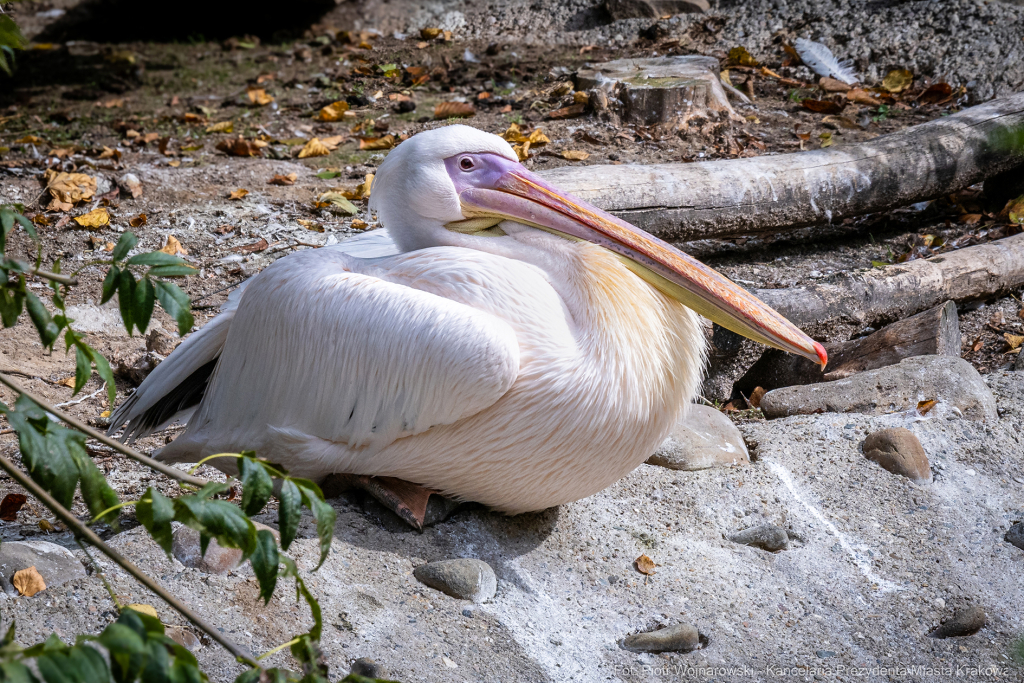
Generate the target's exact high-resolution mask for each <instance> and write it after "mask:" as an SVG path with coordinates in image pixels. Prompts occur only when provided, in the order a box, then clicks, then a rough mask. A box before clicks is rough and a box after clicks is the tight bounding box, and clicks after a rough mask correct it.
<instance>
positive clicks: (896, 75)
mask: <svg viewBox="0 0 1024 683" xmlns="http://www.w3.org/2000/svg"><path fill="white" fill-rule="evenodd" d="M913 82H914V74H912V73H910V72H909V71H907V70H906V69H893V70H892V71H890V72H889V73H888V74H886V76H885V78H883V79H882V87H883V88H885V89H886V90H888V91H889V92H892V93H897V92H903V91H904V90H906V89H907V88H909V87H910V84H911V83H913Z"/></svg>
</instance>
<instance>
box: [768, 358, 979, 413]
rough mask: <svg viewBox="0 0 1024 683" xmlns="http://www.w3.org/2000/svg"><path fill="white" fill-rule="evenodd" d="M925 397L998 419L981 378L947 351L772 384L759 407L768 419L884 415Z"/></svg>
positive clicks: (968, 365)
mask: <svg viewBox="0 0 1024 683" xmlns="http://www.w3.org/2000/svg"><path fill="white" fill-rule="evenodd" d="M929 399H934V400H937V401H939V402H941V403H945V404H947V405H949V406H953V407H955V408H957V409H958V410H959V411H960V412H961V413H962V414H963V416H964V417H966V418H968V419H971V420H991V421H995V420H996V419H998V413H996V400H995V397H994V396H993V395H992V391H991V390H990V389H989V388H988V386H987V385H986V384H985V380H983V379H982V378H981V375H979V374H978V371H977V370H975V369H974V367H972V366H971V364H970V363H968V362H967V361H965V360H964V359H962V358H953V357H950V356H916V357H914V358H907V359H906V360H902V361H900V362H899V363H898V364H896V365H890V366H889V367H885V368H879V369H878V370H868V371H866V372H861V373H858V374H856V375H854V376H852V377H849V378H847V379H840V380H836V381H834V382H822V383H821V384H807V385H803V386H794V387H785V388H782V389H775V390H774V391H769V392H768V393H767V394H765V395H764V397H763V398H762V399H761V410H762V412H764V415H765V417H767V418H768V419H770V420H771V419H775V418H779V417H787V416H789V415H811V414H814V413H820V412H826V413H864V414H867V415H883V414H886V413H895V412H898V411H901V410H907V409H908V408H914V407H916V406H917V404H918V402H920V401H922V400H929Z"/></svg>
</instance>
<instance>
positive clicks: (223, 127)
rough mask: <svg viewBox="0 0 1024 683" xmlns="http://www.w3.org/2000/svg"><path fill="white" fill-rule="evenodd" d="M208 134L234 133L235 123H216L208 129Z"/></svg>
mask: <svg viewBox="0 0 1024 683" xmlns="http://www.w3.org/2000/svg"><path fill="white" fill-rule="evenodd" d="M206 132H207V133H234V132H235V122H234V121H221V122H219V123H214V124H212V125H209V126H207V127H206Z"/></svg>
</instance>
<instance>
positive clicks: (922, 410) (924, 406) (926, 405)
mask: <svg viewBox="0 0 1024 683" xmlns="http://www.w3.org/2000/svg"><path fill="white" fill-rule="evenodd" d="M936 404H938V401H935V400H928V401H918V402H917V412H918V414H920V415H927V414H928V411H929V410H931V409H932V408H934V407H935V406H936Z"/></svg>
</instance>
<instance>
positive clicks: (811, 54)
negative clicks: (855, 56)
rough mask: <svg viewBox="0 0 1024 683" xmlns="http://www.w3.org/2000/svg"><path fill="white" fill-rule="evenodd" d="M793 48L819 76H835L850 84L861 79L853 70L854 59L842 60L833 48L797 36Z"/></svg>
mask: <svg viewBox="0 0 1024 683" xmlns="http://www.w3.org/2000/svg"><path fill="white" fill-rule="evenodd" d="M793 49H795V50H796V53H797V54H798V55H800V59H801V60H802V61H803V63H804V64H806V65H807V68H809V69H810V70H811V71H813V72H814V73H816V74H818V75H819V76H827V77H829V78H835V79H836V80H840V81H842V82H843V83H846V84H848V85H853V84H855V83H857V81H859V80H860V79H858V78H857V74H855V73H854V72H853V68H852V66H853V61H852V60H849V59H847V60H844V61H842V62H840V61H839V60H838V59H837V58H836V56H835V55H834V54H832V50H829V49H828V47H826V46H825V45H822V44H821V43H816V42H814V41H813V40H807V39H806V38H797V39H796V42H795V43H793Z"/></svg>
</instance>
